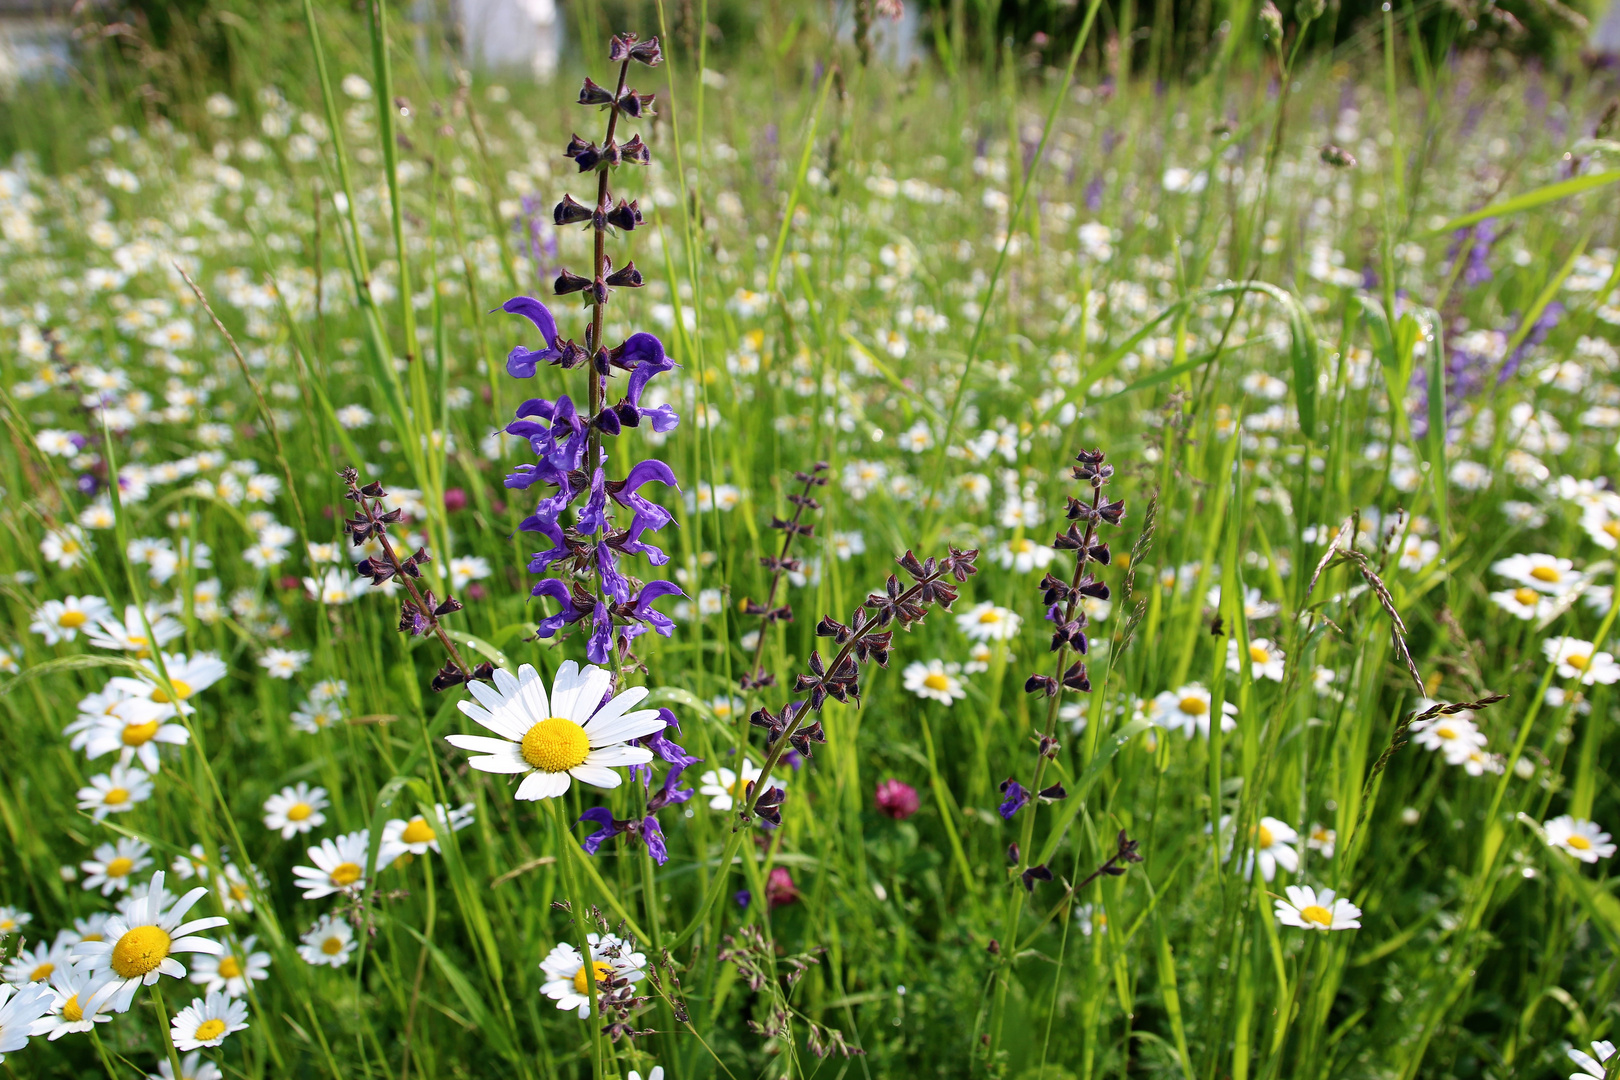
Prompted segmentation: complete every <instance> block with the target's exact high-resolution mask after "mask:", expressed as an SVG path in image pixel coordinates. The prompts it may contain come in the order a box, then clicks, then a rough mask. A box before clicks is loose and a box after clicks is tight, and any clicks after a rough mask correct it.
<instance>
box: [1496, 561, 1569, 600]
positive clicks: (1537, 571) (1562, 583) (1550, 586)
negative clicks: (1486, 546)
mask: <svg viewBox="0 0 1620 1080" xmlns="http://www.w3.org/2000/svg"><path fill="white" fill-rule="evenodd" d="M1574 566H1575V564H1574V563H1573V562H1571V561H1570V560H1569V559H1560V558H1557V557H1555V556H1552V555H1542V554H1532V555H1509V556H1508V557H1507V558H1505V559H1498V560H1497V561H1496V562H1494V563H1492V564H1491V571H1492V572H1493V573H1496V574H1499V575H1501V576H1502V577H1505V578H1507V579H1508V580H1509V581H1515V582H1518V583H1519V584H1521V585H1528V586H1529V587H1530V588H1532V589H1534V590H1536V591H1537V592H1541V593H1546V594H1547V595H1549V596H1562V595H1563V594H1564V593H1566V592H1569V591H1570V590H1571V589H1574V588H1579V587H1580V586H1581V585H1582V584H1583V583H1584V581H1585V576H1584V575H1582V574H1580V573H1579V572H1577V571H1576V570H1575V569H1574Z"/></svg>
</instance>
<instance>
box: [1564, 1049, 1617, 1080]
mask: <svg viewBox="0 0 1620 1080" xmlns="http://www.w3.org/2000/svg"><path fill="white" fill-rule="evenodd" d="M1564 1052H1565V1053H1566V1054H1568V1055H1569V1060H1571V1061H1573V1062H1574V1063H1575V1064H1576V1065H1577V1066H1578V1067H1579V1068H1580V1070H1581V1071H1580V1072H1578V1073H1570V1074H1569V1080H1587V1077H1596V1078H1597V1080H1603V1077H1605V1076H1607V1075H1609V1074H1608V1073H1607V1072H1605V1071H1604V1068H1603V1063H1604V1062H1606V1061H1608V1060H1609V1059H1610V1058H1612V1057H1613V1056H1614V1043H1612V1042H1609V1041H1607V1040H1604V1039H1599V1040H1598V1041H1597V1042H1594V1043H1593V1044H1592V1052H1591V1053H1590V1054H1588V1053H1586V1052H1585V1051H1583V1050H1577V1049H1575V1048H1574V1047H1573V1046H1572V1047H1570V1048H1569V1049H1568V1050H1566V1051H1564Z"/></svg>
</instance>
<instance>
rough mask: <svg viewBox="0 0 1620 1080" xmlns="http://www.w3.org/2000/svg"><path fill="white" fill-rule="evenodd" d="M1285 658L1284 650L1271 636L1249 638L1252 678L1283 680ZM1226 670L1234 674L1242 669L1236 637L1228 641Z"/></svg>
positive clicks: (1273, 680)
mask: <svg viewBox="0 0 1620 1080" xmlns="http://www.w3.org/2000/svg"><path fill="white" fill-rule="evenodd" d="M1285 659H1286V657H1285V656H1284V655H1283V651H1282V650H1281V649H1279V648H1278V647H1277V646H1276V643H1274V642H1273V641H1272V640H1271V639H1270V638H1263V637H1261V638H1250V639H1249V673H1250V676H1251V677H1252V678H1256V679H1270V680H1271V681H1272V682H1282V679H1283V661H1284V660H1285ZM1226 670H1227V671H1230V672H1232V673H1233V674H1237V673H1239V672H1241V671H1242V668H1241V667H1239V666H1238V643H1237V640H1236V639H1235V638H1228V639H1227V641H1226Z"/></svg>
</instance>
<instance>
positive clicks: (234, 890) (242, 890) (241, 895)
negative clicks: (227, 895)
mask: <svg viewBox="0 0 1620 1080" xmlns="http://www.w3.org/2000/svg"><path fill="white" fill-rule="evenodd" d="M247 896H248V891H247V886H246V885H243V884H242V883H241V882H239V881H238V882H233V883H232V884H231V899H232V900H236V901H238V902H240V901H242V900H246V899H247Z"/></svg>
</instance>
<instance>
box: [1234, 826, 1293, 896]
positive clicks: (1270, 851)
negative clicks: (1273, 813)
mask: <svg viewBox="0 0 1620 1080" xmlns="http://www.w3.org/2000/svg"><path fill="white" fill-rule="evenodd" d="M1298 840H1299V833H1297V832H1295V831H1294V828H1293V826H1291V825H1289V824H1288V823H1287V822H1286V821H1278V820H1277V819H1276V818H1274V817H1263V818H1261V819H1260V824H1258V825H1256V826H1255V827H1254V834H1253V841H1254V847H1253V849H1252V851H1251V853H1250V855H1249V859H1248V860H1245V861H1251V862H1252V861H1258V862H1259V863H1260V876H1261V877H1262V878H1264V879H1265V880H1267V881H1270V880H1272V879H1273V878H1275V877H1276V876H1277V868H1278V867H1279V866H1280V867H1282V868H1283V869H1284V870H1286V871H1288V872H1289V873H1290V874H1292V873H1294V872H1296V871H1297V870H1299V849H1298V848H1296V847H1295V846H1294V844H1295V843H1296V842H1297V841H1298ZM1244 873H1245V875H1246V874H1247V873H1248V867H1245V868H1244Z"/></svg>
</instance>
